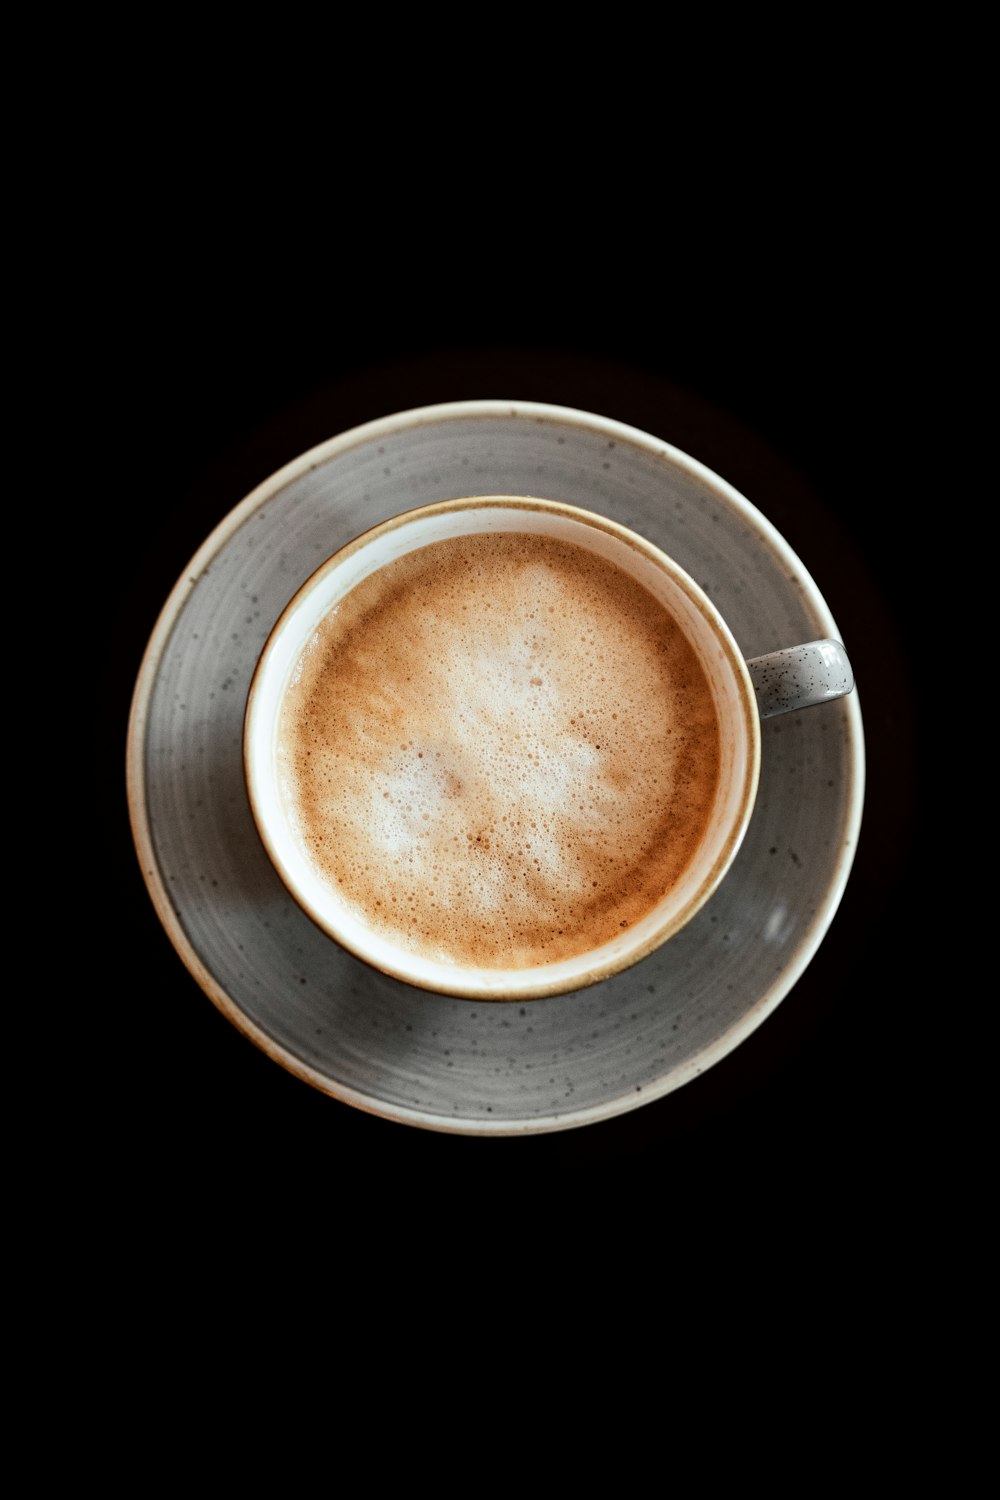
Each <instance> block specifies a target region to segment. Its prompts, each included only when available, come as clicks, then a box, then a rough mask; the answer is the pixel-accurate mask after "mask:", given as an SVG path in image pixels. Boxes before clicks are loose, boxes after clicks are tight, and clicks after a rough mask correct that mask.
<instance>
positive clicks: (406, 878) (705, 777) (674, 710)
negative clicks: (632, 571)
mask: <svg viewBox="0 0 1000 1500" xmlns="http://www.w3.org/2000/svg"><path fill="white" fill-rule="evenodd" d="M279 766H280V772H281V776H282V784H283V794H284V797H285V801H286V806H287V807H288V809H289V811H290V813H291V815H292V818H293V821H294V823H295V825H296V827H297V831H298V835H299V837H300V839H301V840H302V842H303V844H304V846H305V847H306V849H307V850H308V851H309V854H310V856H311V858H312V860H313V862H314V864H315V865H316V866H317V867H318V869H319V870H320V871H321V872H322V874H323V876H324V877H325V879H326V880H328V881H329V882H330V883H331V884H332V885H333V886H334V887H335V888H336V890H337V891H338V892H339V894H340V895H341V896H342V897H343V898H345V899H346V900H348V901H349V902H350V903H351V904H352V905H353V906H354V907H355V909H356V910H357V911H359V912H360V913H361V914H363V915H364V916H365V918H366V920H368V921H369V922H370V923H371V924H372V925H375V926H377V927H378V928H379V929H380V930H382V931H383V932H384V933H385V934H386V935H387V936H390V937H393V938H395V939H396V940H398V941H399V942H400V943H401V944H402V945H403V946H404V947H406V948H409V949H411V950H414V951H418V952H421V953H423V954H425V955H427V956H428V957H432V958H441V959H444V960H446V961H453V962H456V963H459V964H466V965H468V964H473V965H476V966H482V967H486V968H503V969H509V968H522V967H528V966H531V965H535V964H544V963H550V962H553V961H555V960H557V959H563V958H569V957H572V956H574V955H576V954H578V953H582V952H586V951H588V950H589V949H592V948H595V947H598V946H599V945H600V944H601V943H604V942H606V941H608V940H609V939H610V938H612V937H614V936H615V935H617V934H618V933H619V932H620V931H621V930H622V929H623V928H626V927H628V926H629V925H631V924H632V923H634V922H635V921H637V920H638V919H639V918H641V917H642V916H644V915H645V914H646V913H647V912H648V911H649V910H650V909H651V908H652V907H653V906H654V905H655V904H656V903H657V902H658V901H659V900H660V898H661V897H662V895H663V894H664V893H665V892H666V891H667V890H669V888H670V887H671V886H672V885H673V883H674V882H675V881H676V880H677V878H678V877H679V876H680V875H681V874H682V872H683V870H684V869H685V867H686V866H687V864H688V863H689V861H690V859H691V857H692V854H693V853H694V851H695V849H696V848H697V846H698V844H699V842H700V840H701V838H702V837H703V834H704V832H705V828H706V826H707V823H708V821H709V818H710V815H711V810H712V804H713V800H714V796H715V790H716V783H717V780H718V767H719V726H718V720H717V717H716V713H715V708H714V704H713V701H712V695H711V690H710V688H709V686H708V683H707V681H706V679H705V676H704V674H703V672H702V670H701V667H700V665H699V664H698V661H697V659H696V657H695V654H694V651H693V649H692V647H691V646H690V644H689V642H688V641H687V639H686V637H685V636H684V635H683V633H682V632H681V630H680V628H679V626H678V625H677V624H676V623H675V621H674V620H673V618H672V617H671V616H670V615H669V614H668V613H667V611H666V610H665V609H664V608H663V607H662V606H661V605H660V604H659V603H658V602H657V601H656V600H655V599H654V598H653V597H652V595H651V594H649V593H648V592H647V591H646V590H645V589H644V588H643V587H642V586H641V585H639V584H637V583H636V582H635V581H634V580H633V579H631V578H630V577H629V576H628V575H627V574H626V573H625V572H623V571H622V570H621V569H619V568H618V567H616V566H615V565H613V564H612V563H609V562H607V561H606V560H604V559H603V558H600V557H597V556H596V555H595V554H593V553H591V552H589V551H587V550H585V549H584V548H582V547H579V546H577V545H575V544H572V543H568V542H564V541H561V540H558V539H556V538H552V537H542V536H534V535H522V534H508V533H505V534H484V535H478V536H470V537H460V538H455V539H452V540H448V541H442V542H436V543H432V544H431V545H430V546H427V547H424V548H422V549H420V550H419V551H417V552H414V553H411V554H409V555H408V556H406V557H403V558H401V559H399V560H398V561H397V562H394V563H391V564H389V565H388V566H386V567H385V568H383V569H381V570H380V571H378V572H377V573H375V574H373V575H372V576H371V577H369V578H367V579H365V580H364V581H363V582H362V583H361V584H360V585H358V586H357V587H356V588H355V589H354V590H353V591H352V592H351V593H350V594H349V595H348V596H347V598H346V599H345V600H343V601H342V602H341V604H340V605H339V606H338V607H336V608H335V609H334V611H332V612H331V613H330V614H329V615H328V616H327V617H326V619H325V620H324V622H323V624H322V626H321V627H320V629H319V631H318V632H317V633H316V635H315V636H314V637H313V639H312V641H311V642H310V644H309V646H308V648H307V650H306V652H305V653H304V656H303V658H302V660H301V662H300V663H299V665H298V667H297V668H296V672H295V674H294V677H293V685H292V687H291V688H290V690H289V693H288V695H287V698H286V702H285V705H284V708H283V713H282V721H281V729H280V737H279Z"/></svg>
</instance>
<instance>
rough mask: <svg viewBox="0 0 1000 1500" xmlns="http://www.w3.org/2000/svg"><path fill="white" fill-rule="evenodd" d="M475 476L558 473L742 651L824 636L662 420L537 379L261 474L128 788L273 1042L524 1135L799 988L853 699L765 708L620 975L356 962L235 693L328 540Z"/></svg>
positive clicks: (164, 665)
mask: <svg viewBox="0 0 1000 1500" xmlns="http://www.w3.org/2000/svg"><path fill="white" fill-rule="evenodd" d="M468 494H521V495H536V496H541V497H544V498H551V499H554V500H558V501H563V502H566V503H568V504H571V505H578V506H582V507H583V508H585V509H588V510H592V511H596V512H597V513H599V514H603V515H606V516H609V517H610V518H611V519H612V520H615V521H618V522H620V523H621V524H623V525H625V526H627V527H629V528H630V529H631V530H634V531H636V532H638V533H639V534H640V535H641V536H644V537H647V538H648V539H649V540H650V541H651V542H653V543H654V545H656V546H658V547H660V548H661V549H662V550H663V551H664V552H666V553H667V554H668V555H670V556H672V557H673V558H675V559H676V560H677V562H678V563H679V564H680V565H681V567H683V568H684V569H685V570H686V571H687V572H688V573H690V574H691V576H692V577H693V578H694V579H696V580H697V582H698V583H699V584H700V585H701V587H702V588H703V589H704V590H705V591H706V593H707V594H708V595H709V596H710V598H712V599H713V600H714V601H715V603H716V605H717V606H718V608H719V609H720V611H721V613H722V615H723V616H724V618H725V619H726V621H727V623H728V625H729V627H730V629H731V630H732V632H733V635H734V637H735V639H736V642H737V644H738V645H739V648H740V650H741V651H742V652H743V654H744V656H746V657H747V658H757V657H762V656H769V655H770V654H771V653H773V652H775V651H778V650H780V649H781V648H785V647H788V645H789V643H791V642H797V641H807V642H808V641H819V640H836V638H837V637H838V635H839V632H838V631H837V629H836V626H835V623H834V621H833V619H832V618H831V616H830V612H829V610H828V608H827V606H826V604H825V602H824V600H823V598H822V597H821V595H820V594H819V591H818V590H817V588H816V586H815V584H814V583H813V581H812V579H811V578H810V576H809V574H808V573H807V572H806V571H805V569H804V568H803V566H802V564H801V563H800V561H799V560H798V559H797V558H796V557H795V555H794V554H793V553H792V552H791V551H790V549H789V548H788V546H787V545H786V544H785V542H784V541H783V539H782V538H781V537H780V536H779V535H778V533H777V532H776V531H775V530H774V528H773V527H772V526H770V524H769V523H768V522H767V521H766V520H765V519H764V518H763V516H761V514H760V513H759V512H758V511H757V510H756V509H755V508H754V507H752V506H751V505H750V504H749V503H748V502H747V501H746V500H745V499H743V498H742V497H741V496H740V495H739V494H738V493H737V492H736V491H735V490H733V489H732V488H731V487H730V486H729V485H727V484H726V483H725V482H724V481H722V480H721V479H719V478H718V477H717V476H716V475H714V474H712V473H711V472H710V471H709V470H707V469H705V468H704V467H703V466H702V465H700V464H698V463H697V462H696V461H694V460H693V459H690V458H688V457H687V456H686V455H684V454H681V453H680V452H678V451H677V450H676V449H673V448H671V447H670V446H669V445H668V444H666V443H664V442H663V441H662V440H660V439H657V438H653V437H650V436H648V435H646V434H644V433H641V432H639V431H637V430H635V429H632V428H628V427H625V426H623V425H622V424H620V423H616V422H614V421H611V420H608V419H605V418H601V417H597V416H593V415H590V414H588V413H583V412H577V411H571V410H568V409H565V408H559V407H550V406H537V405H532V404H529V403H519V402H499V401H482V402H462V403H455V404H451V405H445V406H438V407H430V408H424V409H421V410H418V411H413V412H404V413H400V414H397V415H395V416H392V417H387V418H385V419H383V420H381V421H379V422H374V423H370V424H368V425H366V426H364V427H361V428H357V429H355V430H354V431H352V432H348V433H345V434H343V435H341V436H340V437H337V438H334V439H332V440H331V441H330V442H328V443H325V444H323V445H322V446H321V447H319V448H316V449H314V450H312V451H311V452H310V453H307V454H305V455H303V456H302V457H301V458H299V459H297V460H296V461H295V462H293V463H292V464H290V465H288V466H287V467H286V468H285V469H283V470H281V471H280V472H279V473H278V474H276V475H273V476H272V477H271V478H270V479H268V480H266V481H265V483H263V484H262V485H261V486H259V488H258V489H257V490H255V491H254V492H253V493H252V494H251V495H250V496H248V497H247V499H246V500H245V501H243V503H242V504H241V505H240V506H238V507H237V508H236V509H235V510H234V511H233V512H232V513H231V514H230V515H229V516H228V517H227V518H226V519H225V521H223V522H222V524H221V525H220V526H219V527H218V528H217V529H216V530H215V532H213V534H212V535H211V536H210V537H209V538H208V540H207V541H206V542H205V544H204V546H203V547H202V548H201V549H200V551H199V552H198V554H197V555H196V556H195V558H194V559H193V560H192V563H191V565H190V567H189V568H188V569H187V570H185V573H184V575H183V576H182V577H181V579H180V580H179V581H178V583H177V585H176V587H175V589H174V591H173V593H172V594H171V596H170V598H169V599H168V601H167V603H166V605H165V607H164V610H163V612H162V614H161V617H160V620H159V621H158V623H157V626H156V629H155V631H154V633H153V636H152V638H151V640H150V643H149V646H148V648H147V653H146V657H145V659H144V662H143V666H142V669H141V671H140V674H139V679H138V682H137V685H136V691H135V697H134V701H133V710H132V720H131V725H130V732H129V745H128V789H129V805H130V812H131V817H132V826H133V832H134V836H135V841H136V847H137V851H138V854H139V858H140V860H141V863H142V868H143V872H144V875H145V878H146V882H147V885H148V887H149V890H150V894H151V897H152V899H153V901H154V903H155V905H156V908H157V911H158V913H159V915H160V918H161V920H162V922H163V924H164V927H165V928H166V930H167V932H168V934H169V936H170V938H171V940H172V942H173V943H174V945H175V947H176V949H177V951H178V953H179V954H180V956H181V958H182V959H183V961H184V962H185V964H186V965H187V967H188V968H189V970H190V971H191V973H192V974H193V975H194V977H195V978H196V979H197V981H198V983H199V984H200V985H201V986H202V988H203V989H204V990H205V992H206V993H207V994H208V996H209V997H210V998H211V1000H212V1001H213V1002H214V1003H215V1004H216V1005H217V1006H218V1008H219V1009H220V1010H221V1011H222V1012H223V1014H225V1015H226V1016H227V1017H228V1018H229V1019H230V1020H231V1021H232V1022H233V1024H234V1025H236V1026H237V1027H238V1028H239V1029H240V1030H241V1031H243V1032H244V1033H245V1034H246V1035H247V1036H249V1037H250V1038H251V1039H252V1040H253V1041H255V1042H256V1043H257V1044H258V1045H259V1046H260V1047H262V1048H263V1049H264V1051H265V1052H267V1053H268V1054H269V1055H270V1056H271V1057H272V1058H274V1059H275V1060H276V1061H277V1062H279V1063H281V1064H282V1065H283V1066H285V1067H286V1068H288V1069H289V1070H290V1071H291V1072H293V1073H294V1074H296V1075H297V1076H298V1077H300V1078H302V1079H304V1080H305V1081H307V1082H309V1083H311V1084H313V1085H314V1086H315V1087H317V1088H319V1089H321V1090H323V1091H325V1092H327V1093H329V1094H331V1095H333V1096H335V1097H337V1098H339V1099H341V1100H344V1101H345V1102H347V1103H349V1104H352V1105H355V1106H358V1107H360V1108H362V1109H368V1110H371V1111H374V1112H376V1113H378V1114H380V1115H384V1116H386V1117H388V1118H391V1119H395V1120H398V1121H402V1122H406V1123H410V1124H415V1125H420V1126H424V1127H427V1128H432V1129H440V1130H450V1131H456V1132H463V1133H466V1134H521V1133H533V1132H539V1131H546V1130H557V1129H564V1128H568V1127H572V1126H577V1125H582V1124H586V1123H589V1122H592V1121H595V1120H600V1119H602V1118H607V1117H610V1116H612V1115H615V1114H619V1113H621V1112H623V1111H625V1110H628V1109H631V1108H634V1107H635V1106H637V1105H640V1104H642V1103H644V1102H646V1101H648V1100H650V1099H655V1098H658V1097H660V1096H661V1095H663V1094H665V1093H668V1092H669V1091H670V1090H672V1089H674V1088H677V1087H678V1086H679V1085H681V1084H683V1083H685V1082H687V1081H688V1080H690V1079H692V1078H694V1077H695V1076H696V1075H697V1074H698V1073H700V1072H702V1071H704V1070H705V1069H706V1068H708V1067H709V1066H711V1065H712V1063H714V1062H716V1061H717V1060H718V1059H719V1058H721V1057H722V1056H724V1055H725V1054H726V1053H727V1052H729V1051H730V1050H731V1049H732V1048H733V1047H735V1046H737V1045H738V1044H739V1043H740V1042H741V1041H742V1040H743V1039H744V1038H745V1037H746V1036H747V1035H749V1034H750V1032H751V1031H752V1030H753V1029H754V1028H755V1027H756V1026H757V1025H759V1024H760V1022H761V1021H763V1020H764V1019H765V1017H766V1016H767V1015H768V1014H769V1012H770V1011H771V1010H772V1009H773V1008H774V1007H775V1006H776V1005H777V1004H778V1003H779V1002H780V1001H781V999H782V998H783V997H784V996H785V995H786V994H787V993H788V991H789V990H790V989H791V987H792V986H793V984H794V983H795V981H796V979H797V978H798V977H799V976H800V975H801V973H802V972H803V970H804V969H805V967H806V965H807V964H808V963H809V961H810V959H811V958H812V956H813V955H814V953H815V951H816V949H817V947H818V945H819V943H820V942H821V941H822V938H823V935H824V933H825V932H826V930H827V928H828V927H829V924H830V922H831V921H832V919H833V916H834V913H835V911H836V908H837V905H838V903H839V901H840V898H841V895H842V893H843V889H844V886H845V883H846V881H847V878H848V875H849V872H850V867H851V863H852V860H853V856H854V849H855V845H856V841H857V836H858V831H859V827H860V821H861V809H862V799H863V782H864V741H863V733H862V724H861V711H860V704H859V701H858V695H857V693H856V692H855V693H851V694H850V696H848V697H843V698H840V699H839V701H836V702H829V703H825V704H824V705H823V707H822V708H820V709H816V710H810V711H809V712H807V713H801V714H794V715H792V716H791V717H783V716H778V717H773V718H768V719H767V721H766V722H765V723H764V724H763V725H762V730H761V733H762V763H761V777H760V784H759V790H758V797H757V802H756V806H755V810H754V815H753V818H752V820H751V823H750V827H749V830H748V833H747V835H746V838H745V839H744V842H743V845H742V847H741V849H740V852H739V854H738V855H737V858H736V860H735V862H734V864H733V866H732V868H731V869H730V871H729V874H728V875H727V877H726V880H725V881H724V883H723V885H722V887H721V888H720V890H718V891H717V892H716V894H715V895H714V897H713V898H712V900H711V901H710V902H709V903H708V905H707V906H706V907H704V908H703V909H702V910H701V911H700V912H699V913H698V914H697V915H696V916H695V917H694V918H693V919H692V920H691V921H690V922H689V923H688V924H687V926H686V927H685V928H684V929H683V931H681V932H680V933H678V934H677V935H676V936H675V937H674V938H672V939H671V941H670V942H669V943H667V944H666V945H665V946H664V947H661V948H658V949H656V950H655V951H654V952H653V953H651V954H650V955H649V956H648V957H646V958H644V959H643V960H641V961H640V962H639V963H638V964H637V965H635V966H634V967H632V968H630V969H628V970H626V971H625V972H623V973H620V974H617V975H615V976H614V977H612V978H609V979H606V980H603V981H601V982H599V983H597V984H594V985H592V986H591V987H589V988H587V989H585V990H582V991H576V992H572V993H570V994H565V995H558V996H552V997H549V998H543V999H536V1000H533V1001H531V1002H529V1003H527V1004H525V1005H523V1006H519V1005H516V1004H508V1005H502V1006H496V1005H490V1004H488V1003H487V1004H477V1003H476V1002H470V1001H468V1000H463V999H458V998H452V997H449V996H444V995H438V994H434V993H431V992H428V991H426V990H417V989H414V988H411V987H409V986H407V985H405V984H403V983H401V982H399V981H397V980H394V979H391V978H389V977H387V976H386V975H383V974H381V973H379V972H377V971H376V970H374V969H372V968H369V967H368V966H367V965H365V964H364V963H362V962H361V961H359V960H358V959H355V958H353V957H352V956H351V955H350V954H348V953H346V952H345V951H343V950H342V949H340V948H339V947H338V946H337V945H335V944H334V943H332V942H331V941H330V939H329V938H328V937H327V936H326V935H325V934H324V933H322V932H321V931H320V930H319V929H318V928H317V927H316V926H315V925H314V924H313V923H312V922H311V921H310V920H309V918H308V917H307V916H306V915H305V914H304V913H303V912H302V910H301V909H300V908H299V907H298V906H297V905H296V903H295V902H294V901H293V899H292V898H291V897H290V896H289V895H288V893H287V891H286V889H285V887H284V886H283V884H282V883H281V881H280V879H279V877H278V875H277V874H276V872H275V870H274V868H273V866H272V865H271V863H270V861H269V860H268V858H267V855H266V854H265V852H264V849H263V847H262V845H261V843H260V840H259V838H258V835H257V831H256V829H255V827H254V824H253V820H252V817H251V814H250V809H249V805H248V801H247V796H246V790H245V787H244V783H243V768H242V725H243V710H244V704H245V701H246V696H247V690H248V687H249V683H250V679H251V676H252V674H253V670H254V667H255V665H256V662H257V659H258V657H259V655H260V651H261V648H262V647H263V644H264V642H265V640H266V638H267V636H268V634H269V633H270V630H271V628H272V626H273V625H274V622H275V621H276V619H277V618H278V616H279V614H280V613H281V611H282V610H283V608H284V606H285V605H286V603H287V602H288V600H289V598H290V597H291V596H292V595H293V594H294V592H295V591H296V589H298V588H299V587H300V585H301V584H302V583H303V582H304V581H305V579H306V578H307V577H309V575H310V574H312V573H313V571H314V570H315V568H316V567H317V565H318V564H319V563H320V562H321V561H322V560H323V558H325V557H327V556H329V555H330V554H331V553H333V552H334V551H335V550H336V549H337V548H338V547H340V546H342V545H344V544H345V543H346V542H348V541H349V540H351V539H352V538H353V537H355V536H357V535H358V534H359V533H360V532H362V531H364V530H366V529H367V528H368V527H371V526H373V525H375V524H377V523H378V522H380V521H382V520H385V519H387V518H388V517H390V516H393V515H396V514H398V513H399V512H401V511H403V510H408V509H410V508H412V507H415V506H418V505H424V504H429V503H431V502H434V501H439V500H445V499H452V498H455V497H458V496H462V495H468ZM773 665H774V664H773V663H772V668H773ZM751 675H752V676H754V675H755V672H754V667H753V665H752V666H751ZM768 675H769V674H768V673H767V672H763V673H761V677H762V679H765V680H762V681H755V686H756V688H757V692H758V699H759V701H761V708H762V713H763V712H774V713H777V714H778V715H781V713H782V710H781V708H780V703H781V702H782V701H784V700H785V699H786V698H787V694H786V693H784V690H783V688H782V687H781V684H780V683H779V684H778V691H777V693H776V694H775V695H774V702H775V703H776V704H777V705H779V706H778V707H777V708H767V707H765V704H764V702H763V701H762V700H761V694H762V693H765V694H767V693H769V692H770V691H771V690H770V687H769V686H768V683H767V681H766V678H767V676H768ZM772 675H773V674H772ZM780 676H781V669H779V670H778V672H777V678H780ZM786 686H787V684H786ZM795 692H796V694H800V692H801V682H798V685H797V686H796V687H795ZM165 1019H166V1020H167V1021H169V1018H165Z"/></svg>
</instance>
